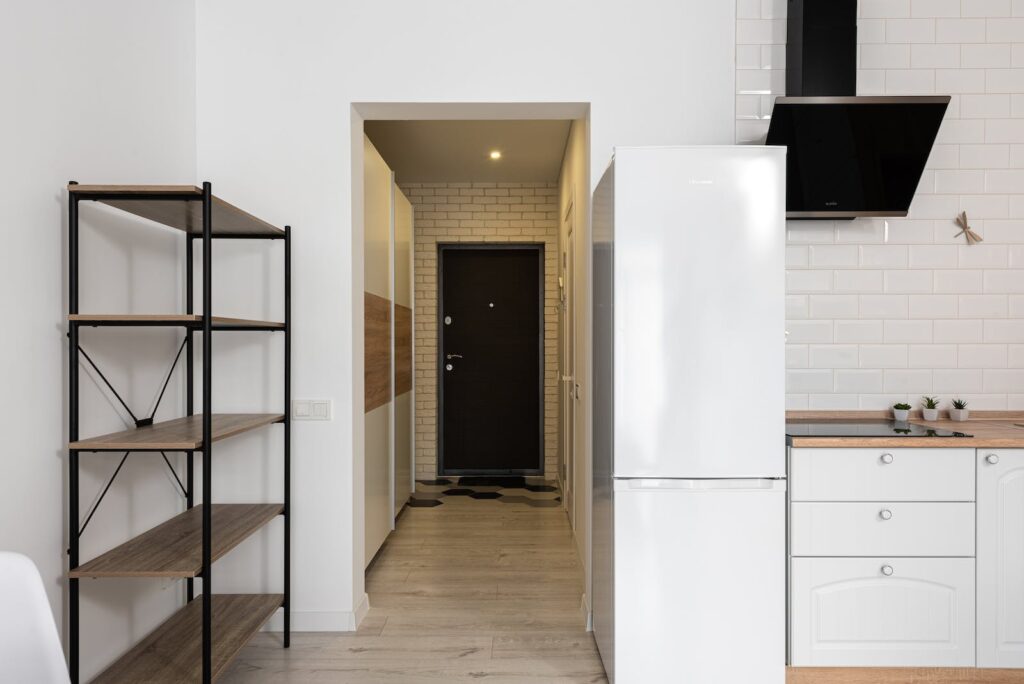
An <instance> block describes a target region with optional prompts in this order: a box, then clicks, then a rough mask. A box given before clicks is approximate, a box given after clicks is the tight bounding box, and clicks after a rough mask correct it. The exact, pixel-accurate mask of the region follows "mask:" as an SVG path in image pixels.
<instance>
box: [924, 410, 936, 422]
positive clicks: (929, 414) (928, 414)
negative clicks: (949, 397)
mask: <svg viewBox="0 0 1024 684" xmlns="http://www.w3.org/2000/svg"><path fill="white" fill-rule="evenodd" d="M921 415H922V416H924V419H925V420H938V419H939V409H937V408H933V409H930V408H925V409H921Z"/></svg>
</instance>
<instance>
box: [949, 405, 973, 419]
mask: <svg viewBox="0 0 1024 684" xmlns="http://www.w3.org/2000/svg"><path fill="white" fill-rule="evenodd" d="M970 415H971V409H955V408H951V409H949V418H950V420H956V421H965V420H967V419H968V417H969V416H970Z"/></svg>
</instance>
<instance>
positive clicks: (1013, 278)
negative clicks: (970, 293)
mask: <svg viewBox="0 0 1024 684" xmlns="http://www.w3.org/2000/svg"><path fill="white" fill-rule="evenodd" d="M983 280H984V282H983V286H982V287H983V289H984V290H985V292H987V293H989V294H1022V293H1024V270H1018V269H1007V270H1005V271H985V275H984V279H983Z"/></svg>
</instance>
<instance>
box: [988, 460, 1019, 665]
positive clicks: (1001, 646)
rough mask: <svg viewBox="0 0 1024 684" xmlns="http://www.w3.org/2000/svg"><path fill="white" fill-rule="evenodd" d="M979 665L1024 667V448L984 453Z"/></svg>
mask: <svg viewBox="0 0 1024 684" xmlns="http://www.w3.org/2000/svg"><path fill="white" fill-rule="evenodd" d="M993 461H994V462H993ZM978 665H979V666H980V667H1024V449H1000V450H992V449H979V450H978Z"/></svg>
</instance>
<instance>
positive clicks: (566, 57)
mask: <svg viewBox="0 0 1024 684" xmlns="http://www.w3.org/2000/svg"><path fill="white" fill-rule="evenodd" d="M197 13H198V17H197V27H198V31H197V51H198V78H197V81H198V90H197V92H198V97H197V99H198V110H197V111H198V115H197V131H198V164H199V169H200V171H201V172H202V174H203V176H204V177H211V178H215V179H218V180H220V179H223V181H222V188H223V189H224V191H225V192H226V193H227V192H228V191H230V192H229V196H230V197H231V198H232V199H233V200H235V201H236V202H237V203H239V204H241V205H242V206H245V207H247V208H250V210H251V211H253V212H255V213H257V214H258V215H261V216H265V217H266V218H267V219H268V220H271V221H277V222H285V221H288V222H290V223H292V225H293V226H294V231H293V234H294V248H293V258H294V260H295V263H296V264H298V267H297V268H296V269H295V272H294V274H293V275H294V278H295V282H294V290H293V306H294V309H293V311H294V321H295V323H294V325H295V328H294V330H295V332H294V341H295V345H294V346H295V351H294V359H295V371H294V375H293V382H294V395H295V396H296V397H297V398H301V397H320V396H324V397H331V398H333V399H334V402H335V420H334V421H333V422H330V423H319V424H315V425H314V424H301V425H296V426H295V429H294V442H293V447H294V448H293V453H294V459H293V462H294V471H293V487H294V489H293V495H294V505H293V514H294V517H293V524H294V546H293V561H294V566H293V587H294V592H295V593H294V600H293V606H294V610H295V611H296V613H295V624H296V625H297V626H298V627H299V628H302V627H309V626H313V625H314V623H315V625H317V626H320V627H321V628H322V627H334V628H345V627H349V626H351V624H352V622H353V619H354V618H353V610H354V607H355V606H356V605H357V603H358V602H359V601H361V600H362V597H363V587H362V577H361V570H362V567H363V566H362V558H361V557H360V556H361V554H362V532H361V530H360V529H359V527H358V526H359V524H360V523H359V521H358V519H357V517H356V515H354V512H355V511H359V510H361V508H362V492H361V491H359V488H358V487H357V486H355V484H354V483H361V482H362V468H361V464H360V463H359V462H358V460H357V459H354V458H353V455H354V454H358V453H360V450H361V446H362V435H361V434H360V433H361V429H362V428H361V421H358V420H355V418H356V417H357V416H361V415H362V407H361V406H358V405H356V404H357V403H358V402H360V401H361V397H362V391H363V390H362V378H361V368H360V367H359V366H358V363H359V359H361V357H362V341H361V337H362V329H361V325H362V310H361V304H360V302H359V301H357V298H356V296H355V295H357V294H358V295H359V297H360V298H361V293H359V292H358V291H357V290H358V286H359V284H360V283H361V282H362V276H363V274H362V267H361V265H360V263H361V258H362V255H361V250H362V234H361V228H362V227H361V224H360V222H359V221H358V220H354V217H359V216H361V213H360V212H361V209H360V204H361V201H360V199H359V197H360V195H361V193H362V188H361V187H360V180H359V179H358V178H356V177H354V175H353V171H352V170H353V168H355V169H359V168H361V164H362V160H361V156H362V155H361V151H360V150H359V146H358V141H359V140H360V139H361V135H360V136H358V137H357V136H356V135H355V131H354V130H353V127H354V126H353V125H355V128H356V129H358V128H359V127H360V126H361V122H360V121H359V117H358V116H357V115H355V114H354V113H353V109H352V104H353V103H360V102H376V103H381V102H428V103H429V102H482V103H484V102H518V103H530V102H585V103H590V105H591V109H590V114H591V127H590V141H591V144H592V148H591V149H592V151H591V173H590V177H591V178H598V177H599V176H600V171H601V170H602V169H603V168H604V166H605V164H606V163H607V161H608V158H609V155H610V154H611V149H612V146H614V145H646V144H678V143H701V142H707V143H725V142H730V141H731V140H732V138H733V117H734V110H733V79H734V49H733V48H734V45H733V39H732V36H733V31H734V27H735V6H734V5H733V3H728V2H711V3H708V2H700V1H698V0H685V1H682V2H671V3H667V2H662V1H658V0H639V1H637V2H630V3H624V2H618V1H614V0H605V1H604V2H585V1H584V0H573V1H570V2H561V3H550V2H543V1H542V0H527V1H519V2H512V1H511V0H501V1H495V2H487V3H479V2H471V1H469V0H439V1H437V2H431V3H421V2H413V1H412V0H406V1H404V2H397V1H392V2H364V3H337V2H329V1H328V0H306V1H305V2H296V3H280V2H273V1H272V0H257V1H253V0H217V1H216V2H214V1H213V0H200V2H199V3H198V9H197ZM526 36H528V37H529V38H528V39H524V37H526ZM409 64H416V65H417V68H416V69H415V70H410V69H409ZM552 65H557V66H558V68H557V69H555V72H556V76H555V77H551V72H552V69H551V66H552ZM424 73H429V74H430V78H423V77H422V74H424ZM482 118H486V117H482ZM353 141H355V143H356V144H355V145H353ZM583 391H584V396H586V392H587V391H588V388H587V387H584V388H583ZM314 613H316V614H317V615H316V616H314ZM314 617H317V618H318V619H314Z"/></svg>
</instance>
